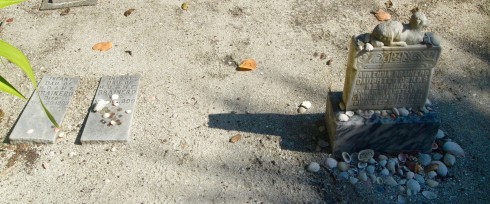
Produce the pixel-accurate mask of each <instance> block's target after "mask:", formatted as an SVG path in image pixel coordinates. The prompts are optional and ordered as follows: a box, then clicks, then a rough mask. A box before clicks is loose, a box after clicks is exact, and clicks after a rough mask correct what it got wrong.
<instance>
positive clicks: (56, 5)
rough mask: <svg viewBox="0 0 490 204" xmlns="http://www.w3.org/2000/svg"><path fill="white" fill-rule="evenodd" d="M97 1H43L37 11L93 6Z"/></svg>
mask: <svg viewBox="0 0 490 204" xmlns="http://www.w3.org/2000/svg"><path fill="white" fill-rule="evenodd" d="M96 4H97V0H43V1H42V3H41V7H40V8H39V10H49V9H60V8H68V7H76V6H93V5H96Z"/></svg>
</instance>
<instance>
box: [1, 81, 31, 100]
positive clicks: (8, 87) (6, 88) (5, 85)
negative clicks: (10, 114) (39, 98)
mask: <svg viewBox="0 0 490 204" xmlns="http://www.w3.org/2000/svg"><path fill="white" fill-rule="evenodd" d="M0 91H3V92H5V93H9V94H12V95H14V96H17V97H19V98H21V99H24V100H26V97H24V95H22V94H21V93H20V92H19V91H17V89H16V88H15V87H14V86H12V84H10V83H9V82H8V81H7V80H6V79H5V78H3V77H2V76H0Z"/></svg>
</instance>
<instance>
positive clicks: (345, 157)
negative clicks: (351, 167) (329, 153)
mask: <svg viewBox="0 0 490 204" xmlns="http://www.w3.org/2000/svg"><path fill="white" fill-rule="evenodd" d="M342 159H343V160H344V162H346V163H350V162H351V161H352V157H351V155H350V154H349V153H348V152H342Z"/></svg>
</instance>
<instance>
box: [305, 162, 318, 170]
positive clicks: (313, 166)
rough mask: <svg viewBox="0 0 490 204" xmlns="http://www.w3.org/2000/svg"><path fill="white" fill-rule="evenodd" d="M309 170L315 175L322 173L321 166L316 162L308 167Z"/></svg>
mask: <svg viewBox="0 0 490 204" xmlns="http://www.w3.org/2000/svg"><path fill="white" fill-rule="evenodd" d="M307 170H308V171H309V172H313V173H315V172H318V171H320V164H318V163H316V162H311V163H310V164H309V165H308V168H307Z"/></svg>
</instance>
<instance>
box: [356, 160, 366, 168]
mask: <svg viewBox="0 0 490 204" xmlns="http://www.w3.org/2000/svg"><path fill="white" fill-rule="evenodd" d="M367 165H368V164H367V163H366V162H359V163H357V168H360V169H364V168H366V167H367Z"/></svg>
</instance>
